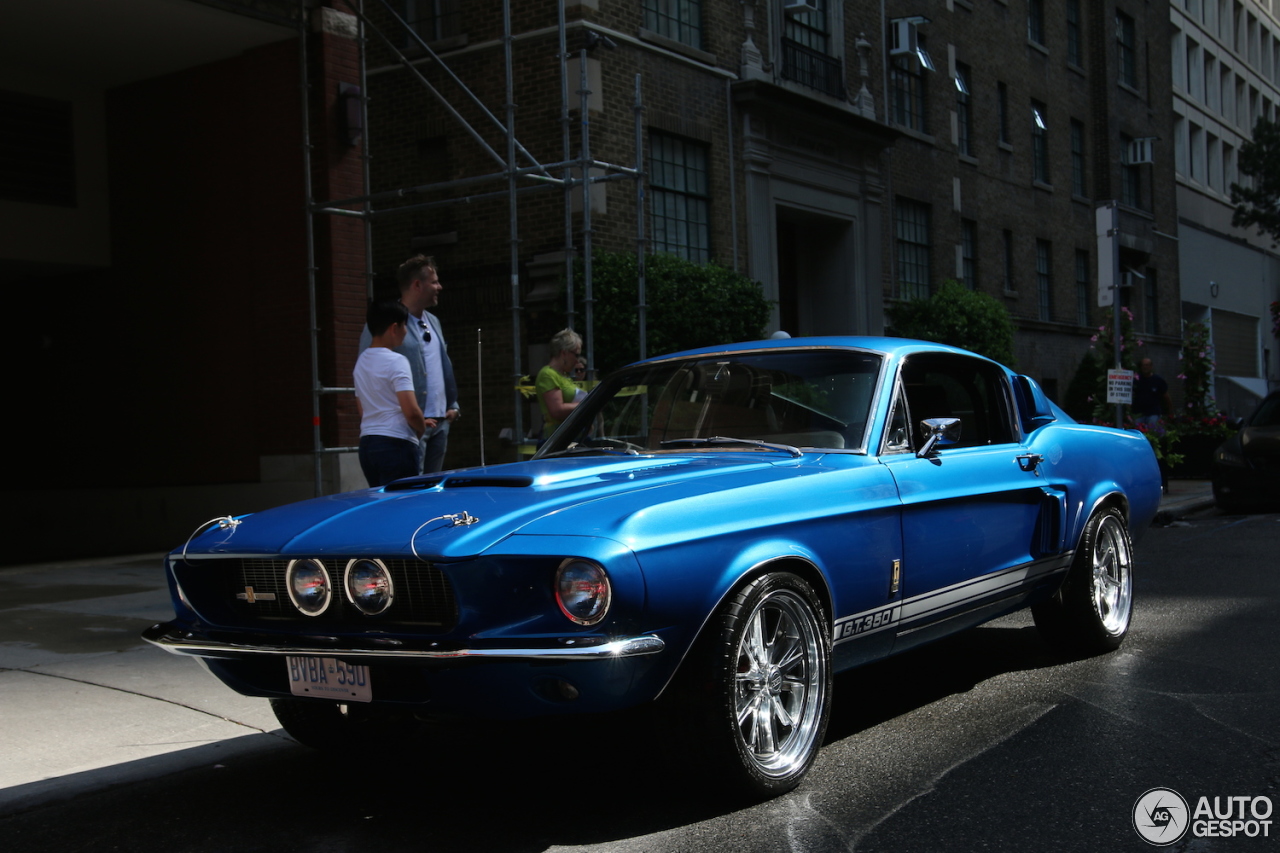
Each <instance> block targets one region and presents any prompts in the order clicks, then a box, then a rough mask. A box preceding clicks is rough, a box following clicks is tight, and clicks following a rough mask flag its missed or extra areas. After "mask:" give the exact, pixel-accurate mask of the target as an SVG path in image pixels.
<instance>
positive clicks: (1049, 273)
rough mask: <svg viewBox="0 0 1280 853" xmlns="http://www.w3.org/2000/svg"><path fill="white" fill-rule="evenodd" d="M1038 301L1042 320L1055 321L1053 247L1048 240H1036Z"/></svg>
mask: <svg viewBox="0 0 1280 853" xmlns="http://www.w3.org/2000/svg"><path fill="white" fill-rule="evenodd" d="M1036 299H1037V301H1038V302H1039V305H1040V319H1041V320H1052V319H1053V245H1052V244H1051V243H1050V242H1049V241H1048V240H1036Z"/></svg>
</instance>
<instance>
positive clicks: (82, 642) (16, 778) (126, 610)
mask: <svg viewBox="0 0 1280 853" xmlns="http://www.w3.org/2000/svg"><path fill="white" fill-rule="evenodd" d="M1212 505H1213V495H1212V491H1211V489H1210V486H1209V483H1208V482H1207V481H1203V480H1173V481H1171V482H1170V484H1169V493H1168V494H1167V495H1165V497H1164V499H1163V500H1162V502H1161V514H1160V516H1159V519H1158V523H1166V524H1167V523H1171V522H1174V521H1176V519H1177V518H1179V517H1181V516H1183V515H1187V514H1189V513H1192V512H1196V511H1198V510H1202V509H1206V508H1208V507H1211V506H1212ZM162 564H163V554H144V555H134V556H128V557H115V558H105V559H99V560H83V561H75V562H65V563H45V564H39V565H30V566H14V567H9V568H0V756H3V761H0V814H2V813H6V812H12V811H15V810H18V809H22V808H26V807H29V806H33V805H36V804H38V803H42V802H47V801H49V800H54V799H63V798H68V797H73V796H76V795H77V794H81V793H84V792H86V791H90V790H95V789H98V788H102V787H106V786H109V785H113V784H118V783H121V782H127V781H131V780H135V779H142V778H155V777H159V776H163V775H165V774H167V773H172V772H174V771H177V770H182V769H185V768H191V767H200V766H206V767H217V766H218V765H229V764H230V763H231V762H234V761H235V760H236V759H237V757H239V756H242V755H245V754H246V753H248V752H257V751H259V750H264V749H296V748H299V747H296V746H295V745H294V744H293V742H292V741H291V740H289V739H288V737H287V736H286V735H285V734H284V733H283V731H281V730H280V729H279V726H278V724H277V723H276V720H275V717H274V716H273V715H272V713H271V710H270V708H269V707H268V705H267V702H266V701H265V700H263V699H250V698H246V697H243V696H240V695H239V694H237V693H234V692H233V691H232V690H230V689H229V688H227V687H225V686H224V685H223V684H222V683H221V682H219V681H217V680H216V679H215V678H214V677H213V676H211V675H209V674H208V673H207V672H205V671H204V669H203V668H202V667H201V666H200V665H199V664H198V663H196V662H195V661H194V660H190V659H185V658H178V657H175V656H174V655H170V654H168V653H166V652H163V651H161V650H159V649H157V648H154V647H153V646H150V645H148V644H146V643H144V642H143V641H142V640H141V639H139V634H140V633H141V632H142V630H143V629H144V628H146V627H148V626H149V625H152V624H154V623H156V622H162V621H166V620H167V619H169V618H170V617H171V615H172V611H171V609H170V604H169V593H168V590H167V588H166V586H165V580H164V572H163V568H162Z"/></svg>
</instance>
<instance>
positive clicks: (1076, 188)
mask: <svg viewBox="0 0 1280 853" xmlns="http://www.w3.org/2000/svg"><path fill="white" fill-rule="evenodd" d="M1088 189H1089V188H1088V186H1086V184H1085V174H1084V122H1080V121H1076V120H1075V119H1072V120H1071V192H1072V193H1074V194H1075V195H1078V196H1088V195H1089V192H1088Z"/></svg>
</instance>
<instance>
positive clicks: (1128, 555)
mask: <svg viewBox="0 0 1280 853" xmlns="http://www.w3.org/2000/svg"><path fill="white" fill-rule="evenodd" d="M1159 498H1160V472H1159V470H1158V467H1157V465H1156V460H1155V457H1154V455H1153V454H1152V451H1151V448H1150V446H1149V445H1148V444H1147V441H1146V439H1145V438H1144V437H1142V436H1141V435H1139V434H1138V433H1136V432H1125V431H1122V430H1116V429H1110V428H1105V427H1095V426H1086V425H1082V424H1078V423H1076V422H1075V421H1073V420H1072V419H1071V418H1070V417H1068V416H1067V415H1066V414H1065V413H1064V412H1063V411H1062V410H1060V409H1059V408H1058V407H1057V406H1055V405H1054V404H1053V403H1052V402H1050V401H1049V400H1048V399H1047V398H1046V397H1045V395H1044V393H1043V392H1042V391H1041V389H1040V388H1039V386H1037V385H1036V383H1035V382H1033V381H1032V380H1030V379H1028V378H1027V377H1024V376H1019V375H1016V374H1014V373H1012V372H1011V371H1009V370H1008V369H1006V368H1004V367H1002V366H1000V365H999V364H996V363H995V362H992V361H989V360H987V359H984V358H981V357H979V356H976V355H973V354H972V353H968V352H965V351H963V350H958V349H955V348H951V347H946V346H940V345H937V344H930V343H923V342H919V341H909V340H902V339H896V338H811V339H791V340H780V341H762V342H754V343H744V344H734V345H731V346H725V347H720V348H709V349H701V350H695V351H690V352H682V353H677V354H674V355H668V356H663V357H660V358H654V359H651V360H649V361H645V362H642V363H639V364H635V365H632V366H630V367H628V368H625V369H623V370H621V371H619V372H618V373H616V374H614V375H612V376H611V377H609V378H607V379H606V380H605V381H604V382H603V383H602V384H601V385H600V386H599V387H598V388H597V389H596V390H594V391H593V392H592V393H591V395H590V396H589V397H588V398H587V400H586V401H585V402H584V403H583V404H582V405H580V406H579V407H578V408H577V410H576V411H575V412H574V413H573V414H572V415H571V416H570V417H569V418H568V419H567V420H566V421H565V422H564V423H563V424H562V426H561V427H560V428H559V429H558V430H556V432H555V434H554V435H552V436H551V438H550V439H549V440H548V441H547V442H546V443H545V444H544V445H543V446H542V448H541V449H539V451H538V453H537V454H536V455H535V456H534V457H533V459H531V460H529V461H526V462H518V463H513V464H504V465H495V466H490V467H486V468H474V469H466V470H458V471H450V472H444V473H441V474H434V475H430V476H423V477H414V478H409V479H405V480H400V481H397V482H394V483H392V484H390V485H388V486H385V487H383V488H377V489H368V490H364V491H357V492H350V493H347V494H339V495H331V496H328V497H322V498H316V499H314V500H310V501H305V502H302V503H298V504H293V505H290V506H284V507H279V508H277V509H272V510H269V511H266V512H260V513H256V514H253V515H249V516H244V517H240V518H230V517H228V518H225V519H220V520H218V522H217V523H216V524H211V525H210V526H209V527H208V529H206V530H204V532H202V533H200V534H199V535H197V536H194V537H193V538H192V539H191V541H189V542H188V543H187V544H186V545H185V546H183V547H182V548H180V549H178V550H176V551H175V552H174V553H172V554H171V555H169V557H168V559H167V567H168V576H169V583H170V587H171V589H172V593H173V600H174V606H175V608H176V610H177V616H176V618H175V619H174V620H173V621H172V622H169V623H166V624H162V625H156V626H154V627H152V628H151V629H149V630H148V631H147V632H146V634H145V637H146V639H147V640H149V641H151V642H152V643H155V644H156V645H159V646H160V647H162V648H164V649H167V650H168V651H171V652H174V653H176V654H183V655H195V656H198V657H200V658H202V659H203V660H204V661H205V662H206V663H207V665H208V667H209V669H210V670H212V672H213V673H214V674H215V675H216V676H217V677H218V678H220V679H222V681H224V682H225V683H226V684H228V685H230V686H231V687H232V688H233V689H235V690H237V691H239V692H241V693H243V694H246V695H250V696H263V697H269V698H270V700H271V703H272V706H273V708H274V710H275V713H276V715H277V716H278V717H279V719H280V722H281V724H282V725H283V726H284V728H285V729H286V730H287V731H288V732H289V733H290V734H291V735H293V736H294V737H295V738H296V739H297V740H299V741H300V742H302V743H304V744H308V745H311V746H316V747H321V748H323V747H339V748H341V747H342V746H344V745H346V744H351V743H356V742H358V740H357V737H358V736H360V737H364V736H368V735H369V734H370V732H371V730H378V727H379V726H384V725H385V726H386V729H385V731H386V732H393V731H400V730H401V729H399V728H398V726H399V725H400V724H402V723H404V722H405V721H406V720H408V721H412V720H415V719H416V720H427V719H438V720H441V721H444V722H443V723H442V724H443V725H445V726H447V725H448V723H447V721H448V720H449V719H451V718H452V719H456V718H458V717H459V716H466V717H473V718H474V717H493V718H501V717H507V718H511V717H534V716H539V715H551V714H568V713H580V712H601V711H611V710H616V709H623V708H631V707H636V706H641V705H646V704H649V703H653V707H654V708H655V709H662V708H672V709H678V712H677V713H675V714H674V715H671V716H670V717H668V716H667V715H664V714H662V713H657V714H656V716H657V718H658V719H668V720H669V721H674V722H672V724H673V725H676V726H677V727H678V728H679V729H680V734H681V736H682V738H683V740H682V742H686V743H692V744H696V746H697V748H698V749H699V750H701V751H702V752H703V753H704V756H703V757H704V759H705V761H704V762H702V763H703V764H705V765H707V766H711V767H714V768H716V771H717V774H718V775H717V778H718V779H719V780H720V782H721V783H732V784H734V785H736V786H737V787H738V788H740V789H745V790H747V791H749V792H752V793H755V794H757V795H760V794H764V795H768V794H776V793H780V792H783V791H786V790H789V789H791V788H793V787H794V786H796V785H797V784H799V782H800V780H801V779H802V778H803V777H804V775H805V773H806V772H807V771H808V769H809V767H810V766H811V764H812V763H813V760H814V757H815V755H816V754H817V751H818V748H819V746H820V745H821V743H822V738H823V733H824V731H825V728H826V724H827V719H828V714H829V709H830V703H831V694H832V687H831V684H832V682H831V679H832V675H833V673H836V672H839V671H841V670H845V669H848V668H850V667H854V666H857V665H859V664H863V663H866V662H868V661H872V660H876V659H879V658H883V657H886V656H888V655H891V654H894V653H896V652H900V651H903V650H905V649H909V648H912V647H914V646H917V645H919V644H921V643H924V642H928V641H931V640H934V639H937V638H939V637H943V636H945V635H949V634H953V633H955V632H957V631H960V630H963V629H965V628H969V627H971V626H974V625H978V624H980V623H982V622H985V621H987V620H989V619H992V618H994V617H996V616H1000V615H1002V614H1006V613H1009V612H1011V611H1013V610H1017V609H1019V608H1022V607H1028V606H1029V607H1030V608H1031V611H1032V614H1033V615H1034V619H1035V623H1036V625H1037V626H1038V628H1039V629H1040V631H1041V632H1042V634H1043V635H1044V637H1045V638H1046V640H1047V641H1049V642H1050V643H1051V644H1052V645H1055V646H1057V647H1060V648H1063V649H1066V650H1068V651H1070V652H1072V653H1074V654H1089V653H1097V652H1102V651H1106V650H1109V649H1114V648H1116V647H1117V646H1118V645H1119V644H1120V642H1121V641H1122V640H1123V639H1124V637H1125V634H1126V632H1127V631H1128V627H1129V619H1130V614H1131V612H1132V606H1133V554H1132V544H1131V533H1130V531H1133V532H1134V533H1137V532H1140V531H1142V530H1143V529H1144V528H1145V527H1146V526H1147V525H1148V524H1149V523H1150V521H1151V519H1152V517H1153V515H1154V514H1155V512H1156V509H1157V506H1158V503H1159Z"/></svg>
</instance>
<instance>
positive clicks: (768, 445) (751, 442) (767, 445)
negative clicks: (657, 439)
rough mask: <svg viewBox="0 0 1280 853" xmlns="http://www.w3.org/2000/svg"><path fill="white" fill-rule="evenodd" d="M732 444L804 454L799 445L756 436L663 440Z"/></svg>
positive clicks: (692, 444) (668, 444)
mask: <svg viewBox="0 0 1280 853" xmlns="http://www.w3.org/2000/svg"><path fill="white" fill-rule="evenodd" d="M732 444H745V445H748V446H751V447H760V448H763V449H765V450H778V451H781V452H783V453H790V454H791V455H792V456H804V454H803V453H802V452H801V451H800V448H798V447H792V446H791V445H790V444H774V443H773V442H771V441H757V440H756V439H754V438H729V437H728V436H724V435H713V436H711V437H709V438H671V439H667V440H666V441H664V442H662V446H663V447H678V446H681V445H683V446H686V447H700V446H701V447H708V446H717V447H723V446H725V445H732Z"/></svg>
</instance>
